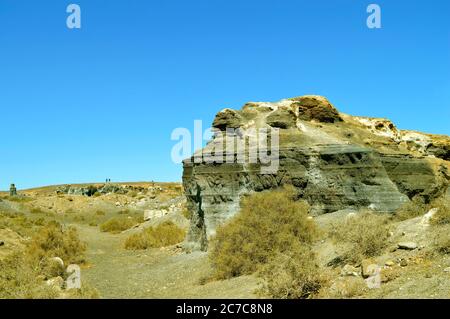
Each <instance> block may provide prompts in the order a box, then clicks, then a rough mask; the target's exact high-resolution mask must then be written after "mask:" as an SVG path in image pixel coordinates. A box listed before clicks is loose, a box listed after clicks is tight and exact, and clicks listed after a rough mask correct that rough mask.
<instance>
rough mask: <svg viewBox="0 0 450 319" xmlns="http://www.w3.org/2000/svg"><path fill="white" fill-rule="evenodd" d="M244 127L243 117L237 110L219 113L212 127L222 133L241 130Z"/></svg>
mask: <svg viewBox="0 0 450 319" xmlns="http://www.w3.org/2000/svg"><path fill="white" fill-rule="evenodd" d="M242 125H243V118H242V116H241V115H240V114H239V113H238V112H237V111H235V110H231V109H224V110H222V111H220V112H219V113H217V115H216V118H215V119H214V122H213V124H212V127H214V128H217V129H219V130H221V131H225V130H226V129H227V128H233V129H236V128H239V127H241V126H242Z"/></svg>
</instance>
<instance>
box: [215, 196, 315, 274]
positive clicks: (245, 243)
mask: <svg viewBox="0 0 450 319" xmlns="http://www.w3.org/2000/svg"><path fill="white" fill-rule="evenodd" d="M294 197H295V190H294V188H292V187H285V188H283V189H279V190H273V191H270V192H262V193H255V194H253V195H250V196H248V197H246V198H244V199H243V200H242V203H241V210H240V213H239V214H237V215H236V216H235V217H234V218H232V219H231V220H230V221H229V222H228V223H227V224H225V225H223V226H221V227H218V229H217V233H216V236H215V238H213V239H212V241H211V245H210V253H209V256H210V260H211V263H212V266H213V269H214V273H215V277H216V278H218V279H224V278H230V277H234V276H239V275H243V274H250V273H253V272H255V271H256V270H258V268H259V267H260V266H261V265H264V264H267V262H268V261H269V260H270V259H271V258H273V257H274V256H275V255H277V254H278V253H286V252H289V251H290V250H291V249H292V247H293V246H294V245H297V244H298V243H300V244H303V245H309V244H310V243H311V242H312V241H313V238H314V237H315V235H316V228H315V225H314V223H313V221H312V220H309V219H308V211H309V205H308V204H307V203H306V202H303V201H295V200H294Z"/></svg>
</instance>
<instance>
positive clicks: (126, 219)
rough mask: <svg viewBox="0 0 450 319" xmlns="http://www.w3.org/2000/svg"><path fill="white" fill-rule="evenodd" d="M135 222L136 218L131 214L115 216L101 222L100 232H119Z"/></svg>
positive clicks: (136, 221)
mask: <svg viewBox="0 0 450 319" xmlns="http://www.w3.org/2000/svg"><path fill="white" fill-rule="evenodd" d="M137 223H138V220H137V219H136V218H133V217H131V216H116V217H113V218H110V219H109V220H107V221H106V222H104V223H103V224H101V225H100V230H101V231H102V232H110V233H120V232H122V231H124V230H127V229H129V228H131V227H133V226H134V225H136V224H137Z"/></svg>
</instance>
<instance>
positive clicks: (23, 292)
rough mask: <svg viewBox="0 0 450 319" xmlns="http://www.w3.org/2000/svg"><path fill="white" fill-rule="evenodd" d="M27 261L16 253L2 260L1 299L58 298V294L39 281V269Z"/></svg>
mask: <svg viewBox="0 0 450 319" xmlns="http://www.w3.org/2000/svg"><path fill="white" fill-rule="evenodd" d="M27 259H28V258H27V257H26V256H25V254H23V253H16V254H13V255H9V256H8V257H6V258H5V259H3V260H0V269H1V271H0V299H50V298H56V297H57V295H58V294H57V292H55V291H54V290H53V289H52V288H51V287H49V286H47V285H45V283H44V282H43V281H42V280H40V279H39V275H40V272H39V269H36V268H34V267H33V266H32V265H31V264H30V263H29V262H28V260H27Z"/></svg>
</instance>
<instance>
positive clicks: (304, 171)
mask: <svg viewBox="0 0 450 319" xmlns="http://www.w3.org/2000/svg"><path fill="white" fill-rule="evenodd" d="M213 127H214V128H215V129H216V130H217V131H218V134H216V136H215V137H214V138H213V140H212V141H211V142H210V143H208V145H207V146H206V147H205V148H204V149H203V150H201V151H199V152H197V153H196V154H194V156H193V157H192V158H190V159H186V160H185V161H184V164H183V167H184V171H183V185H184V189H185V194H186V197H187V205H188V209H189V210H190V211H191V213H192V219H191V228H190V231H189V234H188V238H187V243H186V244H187V245H186V246H187V248H188V249H194V250H195V249H202V250H205V249H207V243H208V238H209V237H210V236H212V235H214V233H215V229H216V227H217V226H218V225H220V224H222V223H224V222H225V221H226V220H227V219H229V218H230V217H232V216H233V215H234V214H236V213H237V212H238V210H239V203H240V198H241V197H242V196H244V195H245V194H249V193H251V192H260V191H264V190H267V189H271V188H276V187H279V186H281V185H283V184H292V185H294V186H295V187H296V188H297V189H298V197H299V199H300V198H301V199H305V200H307V201H308V202H309V203H310V205H311V207H312V213H313V214H314V215H320V214H325V213H329V212H334V211H338V210H341V209H346V208H353V209H361V208H369V209H372V210H375V211H379V212H393V211H395V210H396V209H397V208H399V207H400V206H401V205H403V204H404V203H406V202H408V201H410V200H411V199H413V198H414V197H416V196H417V197H421V198H422V199H423V200H424V201H425V202H428V201H430V200H432V199H434V198H436V197H439V196H441V195H442V194H444V193H445V192H446V191H447V189H448V187H449V181H450V162H449V160H450V138H449V137H447V136H438V135H431V134H423V133H419V132H414V131H402V130H399V129H397V128H396V126H395V125H394V123H392V122H391V121H389V120H387V119H379V118H367V117H356V116H350V115H346V114H343V113H340V112H339V111H338V110H337V109H336V108H335V107H334V106H333V105H332V104H331V103H330V102H329V101H328V100H327V99H326V98H324V97H321V96H302V97H296V98H291V99H286V100H282V101H279V102H275V103H267V102H252V103H247V104H245V105H244V106H243V108H242V109H241V110H239V111H237V110H231V109H224V110H222V111H221V112H219V113H218V114H217V116H216V118H215V119H214V122H213ZM230 129H231V130H230ZM259 129H266V130H272V131H274V132H276V133H277V139H276V140H275V141H276V142H277V143H274V142H273V141H272V142H271V141H270V137H271V135H270V134H273V133H270V134H269V138H268V140H269V141H266V142H267V145H266V150H269V144H272V145H270V152H268V153H270V154H271V155H274V154H275V153H276V155H277V159H279V163H278V165H277V169H276V170H275V171H271V172H269V173H268V172H265V171H264V170H263V169H262V168H263V167H264V166H265V163H263V162H262V161H259V160H256V161H252V160H251V159H250V158H251V153H252V147H251V146H250V144H248V145H249V146H248V147H247V148H245V147H244V151H243V153H244V158H246V159H250V160H247V161H244V162H243V161H239V160H238V159H239V156H240V153H239V152H240V149H239V147H237V146H236V145H235V144H233V145H235V146H236V147H234V148H232V150H231V151H230V148H227V147H225V146H226V145H228V144H227V143H228V141H229V140H233V142H232V143H236V142H235V141H234V139H236V140H237V143H238V142H239V141H243V143H244V144H242V145H244V146H245V145H247V144H245V143H248V141H247V142H246V139H247V138H249V137H251V135H255V131H256V132H258V130H259ZM220 133H223V134H220ZM256 134H257V133H256ZM230 137H232V138H233V139H230ZM258 145H259V144H258ZM218 146H220V147H218ZM274 146H275V147H276V149H274ZM241 151H242V149H241ZM275 151H276V152H275ZM241 153H242V152H241ZM204 154H208V156H210V157H211V156H216V158H217V156H218V155H220V156H223V158H227V159H233V160H231V161H230V160H227V161H225V162H219V163H218V162H211V161H208V160H207V159H208V157H207V156H206V157H205V155H204ZM202 155H203V156H202ZM199 158H200V160H199Z"/></svg>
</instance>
